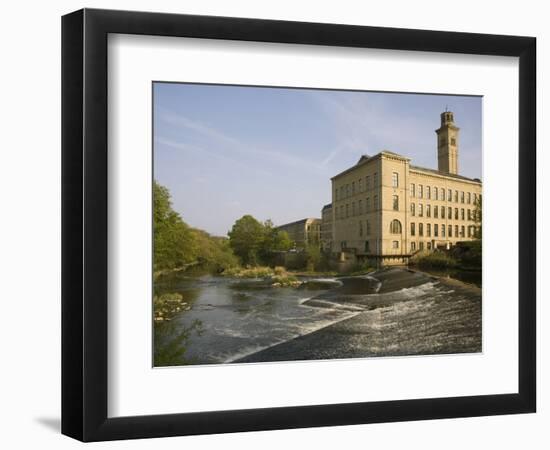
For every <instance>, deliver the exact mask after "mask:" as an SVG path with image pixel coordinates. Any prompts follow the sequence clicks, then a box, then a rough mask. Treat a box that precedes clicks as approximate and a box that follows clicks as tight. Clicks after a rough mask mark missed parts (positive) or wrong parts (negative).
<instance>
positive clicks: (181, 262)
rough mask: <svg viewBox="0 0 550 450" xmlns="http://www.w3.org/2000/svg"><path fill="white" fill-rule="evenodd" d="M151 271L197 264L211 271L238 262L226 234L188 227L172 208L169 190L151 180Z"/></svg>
mask: <svg viewBox="0 0 550 450" xmlns="http://www.w3.org/2000/svg"><path fill="white" fill-rule="evenodd" d="M153 234H154V263H153V265H154V271H155V272H162V271H166V270H171V269H177V268H184V267H185V266H186V265H191V264H195V265H196V264H200V265H202V266H203V267H204V268H207V269H210V270H213V271H218V272H219V271H222V270H224V269H226V268H228V267H232V266H236V265H238V263H239V261H238V258H237V257H236V256H235V255H234V254H233V251H232V249H231V247H230V246H229V241H228V239H226V238H221V237H214V236H210V235H209V234H208V233H207V232H206V231H203V230H199V229H196V228H191V227H189V225H187V224H186V223H185V222H184V221H183V220H182V218H181V217H180V215H179V214H178V213H177V212H175V211H174V210H173V209H172V202H171V199H170V192H169V191H168V189H167V188H165V187H164V186H161V185H160V184H158V183H157V182H156V181H154V182H153Z"/></svg>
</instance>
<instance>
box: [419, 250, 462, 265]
mask: <svg viewBox="0 0 550 450" xmlns="http://www.w3.org/2000/svg"><path fill="white" fill-rule="evenodd" d="M409 264H411V265H415V266H418V267H424V268H427V269H452V268H455V267H458V261H457V260H456V259H454V258H452V257H451V256H449V255H447V254H446V253H442V252H434V253H418V254H416V255H415V256H413V257H412V258H411V260H410V262H409Z"/></svg>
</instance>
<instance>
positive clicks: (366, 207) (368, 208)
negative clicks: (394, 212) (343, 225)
mask: <svg viewBox="0 0 550 450" xmlns="http://www.w3.org/2000/svg"><path fill="white" fill-rule="evenodd" d="M365 209H366V211H367V212H370V197H367V200H366V202H365Z"/></svg>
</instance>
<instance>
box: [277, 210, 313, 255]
mask: <svg viewBox="0 0 550 450" xmlns="http://www.w3.org/2000/svg"><path fill="white" fill-rule="evenodd" d="M277 229H278V230H281V231H286V232H287V234H288V236H289V237H290V240H291V241H293V243H294V248H305V247H307V246H308V245H309V244H316V245H319V243H320V241H321V237H320V233H321V219H317V218H311V217H310V218H307V219H302V220H297V221H296V222H291V223H286V224H284V225H280V226H278V227H277Z"/></svg>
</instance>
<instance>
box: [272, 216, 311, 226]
mask: <svg viewBox="0 0 550 450" xmlns="http://www.w3.org/2000/svg"><path fill="white" fill-rule="evenodd" d="M308 220H313V221H315V220H318V221H319V222H320V221H321V219H318V218H317V217H306V218H305V219H300V220H296V221H294V222H288V223H283V224H282V225H277V226H276V227H275V228H282V227H287V226H289V225H298V224H299V223H306V222H307V221H308Z"/></svg>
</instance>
